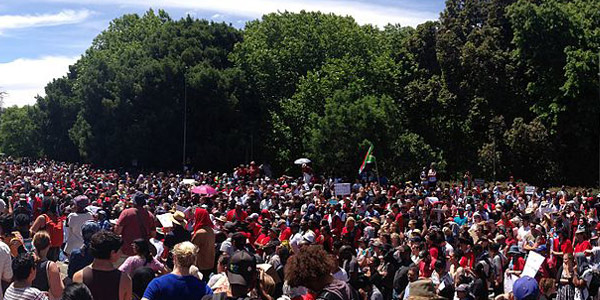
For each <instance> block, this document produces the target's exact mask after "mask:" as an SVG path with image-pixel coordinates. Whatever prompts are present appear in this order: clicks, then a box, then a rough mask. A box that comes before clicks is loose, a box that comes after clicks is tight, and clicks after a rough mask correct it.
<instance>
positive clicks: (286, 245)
mask: <svg viewBox="0 0 600 300" xmlns="http://www.w3.org/2000/svg"><path fill="white" fill-rule="evenodd" d="M301 172H302V173H303V174H302V176H298V177H297V178H294V177H289V176H281V177H272V174H271V172H270V170H269V171H268V172H265V169H264V168H262V167H261V166H257V165H256V164H255V163H254V162H252V163H250V164H249V165H241V166H239V167H237V168H236V169H235V170H234V171H233V173H231V174H226V173H212V172H206V173H204V172H192V171H186V172H185V173H183V174H175V173H165V172H154V173H152V172H147V173H143V174H138V173H135V174H134V173H133V172H131V173H130V172H125V171H121V170H104V169H97V168H93V167H92V166H90V165H85V164H75V163H63V162H56V161H50V160H30V159H12V158H10V157H8V158H2V159H1V160H0V240H1V241H0V279H1V281H2V284H3V289H2V290H0V299H7V300H13V299H70V300H84V299H85V300H87V299H95V300H130V299H147V300H158V299H181V300H184V299H258V298H260V299H263V300H274V299H284V300H300V299H302V300H312V299H319V300H383V299H386V300H387V299H402V300H404V299H416V300H421V299H458V300H463V299H469V300H471V299H472V300H488V299H493V298H496V299H497V300H501V299H506V300H512V299H516V300H537V299H558V300H567V299H568V300H570V299H576V300H589V299H598V298H600V296H599V293H598V289H599V287H600V247H599V246H598V245H597V240H598V235H599V232H600V224H599V223H598V216H597V210H598V207H599V205H600V201H599V200H600V199H599V197H598V195H594V194H592V190H583V189H582V190H579V191H571V190H567V189H565V188H562V189H560V190H556V191H549V190H545V189H541V188H537V189H534V190H528V191H526V190H525V186H524V185H523V184H521V183H518V182H515V181H514V180H513V179H512V178H510V179H509V180H508V182H504V183H500V182H497V183H496V182H493V183H488V184H481V183H479V184H477V185H476V184H474V182H473V180H471V174H470V173H466V174H465V176H464V181H463V182H461V183H454V184H452V183H442V181H440V180H439V178H438V173H437V171H436V169H435V164H432V165H431V166H430V167H427V168H424V170H423V173H422V174H421V176H420V178H415V183H413V182H410V181H409V182H399V183H391V182H387V180H386V181H385V182H381V181H378V180H373V181H361V180H356V181H355V182H353V183H352V184H351V185H350V186H351V189H350V191H349V193H342V194H343V195H340V193H339V191H338V194H337V195H336V189H335V187H336V183H339V180H338V179H333V178H324V177H322V176H318V175H316V174H314V172H313V170H312V168H311V167H310V165H303V166H302V169H301ZM537 254H539V255H541V256H539V255H537ZM530 256H531V257H533V256H536V257H543V262H542V263H541V265H540V266H539V267H538V268H537V270H533V272H532V271H531V270H528V269H527V266H526V265H527V264H528V263H529V257H530Z"/></svg>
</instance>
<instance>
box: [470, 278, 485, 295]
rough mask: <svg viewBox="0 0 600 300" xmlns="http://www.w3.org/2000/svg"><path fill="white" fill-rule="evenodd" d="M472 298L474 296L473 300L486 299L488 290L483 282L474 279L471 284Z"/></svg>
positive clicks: (479, 279)
mask: <svg viewBox="0 0 600 300" xmlns="http://www.w3.org/2000/svg"><path fill="white" fill-rule="evenodd" d="M473 296H475V300H487V299H488V289H487V284H486V282H485V280H483V279H481V278H477V279H475V282H473Z"/></svg>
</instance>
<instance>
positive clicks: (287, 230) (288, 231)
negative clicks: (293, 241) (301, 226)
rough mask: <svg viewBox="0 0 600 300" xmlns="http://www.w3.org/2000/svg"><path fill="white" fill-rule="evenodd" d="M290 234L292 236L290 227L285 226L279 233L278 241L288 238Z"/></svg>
mask: <svg viewBox="0 0 600 300" xmlns="http://www.w3.org/2000/svg"><path fill="white" fill-rule="evenodd" d="M291 236H292V228H290V227H286V228H285V230H283V231H282V232H281V235H280V236H279V240H280V241H287V240H289V239H290V237H291Z"/></svg>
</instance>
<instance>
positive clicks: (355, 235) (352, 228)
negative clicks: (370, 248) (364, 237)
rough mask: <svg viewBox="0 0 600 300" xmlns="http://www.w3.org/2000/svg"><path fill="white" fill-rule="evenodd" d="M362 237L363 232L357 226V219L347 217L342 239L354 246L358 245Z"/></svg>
mask: <svg viewBox="0 0 600 300" xmlns="http://www.w3.org/2000/svg"><path fill="white" fill-rule="evenodd" d="M360 237H361V232H360V229H359V228H358V227H356V221H355V220H354V218H352V217H349V218H348V219H346V226H345V227H344V228H343V229H342V239H343V240H344V241H345V242H346V243H349V244H350V245H352V247H353V248H357V247H358V239H360Z"/></svg>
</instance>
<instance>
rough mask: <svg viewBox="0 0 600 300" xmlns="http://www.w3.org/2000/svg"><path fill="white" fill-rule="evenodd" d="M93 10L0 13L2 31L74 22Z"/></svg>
mask: <svg viewBox="0 0 600 300" xmlns="http://www.w3.org/2000/svg"><path fill="white" fill-rule="evenodd" d="M91 14H92V12H90V11H89V10H87V9H84V10H78V11H75V10H70V9H66V10H63V11H61V12H59V13H56V14H35V15H0V33H2V31H4V30H7V29H18V28H29V27H44V26H56V25H64V24H74V23H79V22H82V21H83V20H85V19H87V18H88V17H89V16H90V15H91Z"/></svg>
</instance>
